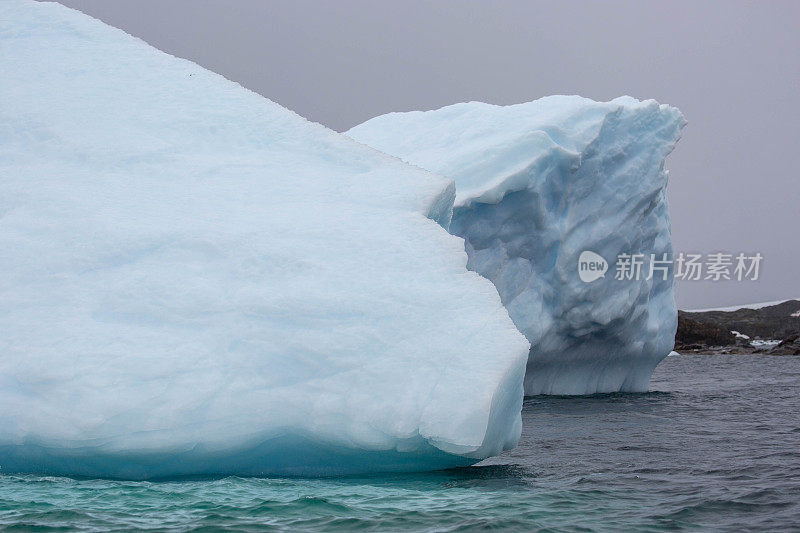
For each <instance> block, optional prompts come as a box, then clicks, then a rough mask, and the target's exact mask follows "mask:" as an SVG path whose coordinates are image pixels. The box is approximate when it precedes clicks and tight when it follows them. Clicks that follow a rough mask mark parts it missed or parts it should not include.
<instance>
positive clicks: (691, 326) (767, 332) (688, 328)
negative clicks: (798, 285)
mask: <svg viewBox="0 0 800 533" xmlns="http://www.w3.org/2000/svg"><path fill="white" fill-rule="evenodd" d="M674 349H675V351H676V352H678V353H695V354H711V355H714V354H765V355H800V300H787V301H785V302H782V303H779V304H776V305H768V306H764V307H760V308H758V309H748V308H741V309H737V310H710V311H700V312H693V311H678V331H677V333H676V334H675V348H674Z"/></svg>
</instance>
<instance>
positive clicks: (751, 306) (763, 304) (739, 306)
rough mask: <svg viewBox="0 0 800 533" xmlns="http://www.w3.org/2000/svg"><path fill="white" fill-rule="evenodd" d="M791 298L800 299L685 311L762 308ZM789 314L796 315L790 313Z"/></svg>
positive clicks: (688, 310) (701, 311)
mask: <svg viewBox="0 0 800 533" xmlns="http://www.w3.org/2000/svg"><path fill="white" fill-rule="evenodd" d="M792 300H800V298H787V299H785V300H775V301H773V302H758V303H754V304H743V305H732V306H729V307H709V308H707V309H687V310H686V312H687V313H705V312H707V311H724V312H730V311H738V310H739V309H763V308H764V307H771V306H773V305H778V304H782V303H783V302H790V301H792ZM791 316H797V315H796V314H795V315H791Z"/></svg>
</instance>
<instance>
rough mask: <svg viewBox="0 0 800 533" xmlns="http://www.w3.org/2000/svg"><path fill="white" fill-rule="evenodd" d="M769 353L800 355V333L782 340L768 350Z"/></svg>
mask: <svg viewBox="0 0 800 533" xmlns="http://www.w3.org/2000/svg"><path fill="white" fill-rule="evenodd" d="M767 354H769V355H800V335H792V336H791V337H789V338H787V339H785V340H784V341H781V343H780V344H778V345H777V346H775V347H773V348H772V349H771V350H769V351H768V352H767Z"/></svg>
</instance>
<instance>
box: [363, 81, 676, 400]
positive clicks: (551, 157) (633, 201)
mask: <svg viewBox="0 0 800 533" xmlns="http://www.w3.org/2000/svg"><path fill="white" fill-rule="evenodd" d="M684 124H685V121H684V119H683V116H682V115H681V114H680V112H679V111H678V110H677V109H675V108H672V107H669V106H666V105H659V104H658V103H657V102H655V101H652V100H648V101H643V102H640V101H638V100H635V99H633V98H630V97H622V98H617V99H615V100H613V101H611V102H605V103H600V102H594V101H592V100H588V99H586V98H581V97H578V96H552V97H548V98H543V99H540V100H536V101H534V102H529V103H525V104H519V105H512V106H496V105H490V104H484V103H479V102H471V103H463V104H456V105H452V106H448V107H445V108H442V109H438V110H435V111H428V112H420V111H415V112H408V113H390V114H387V115H383V116H380V117H376V118H374V119H371V120H369V121H367V122H365V123H363V124H361V125H359V126H356V127H355V128H353V129H352V130H350V131H349V132H348V135H349V136H351V137H352V138H354V139H355V140H358V141H360V142H363V143H365V144H367V145H369V146H372V147H374V148H377V149H378V150H381V151H383V152H386V153H388V154H392V155H395V156H397V157H399V158H401V159H403V160H405V161H407V162H410V163H412V164H414V165H417V166H419V167H422V168H424V169H427V170H430V171H433V172H436V173H438V174H441V175H443V176H447V177H450V178H453V179H454V180H455V182H456V205H455V210H454V213H453V220H452V224H451V226H450V231H451V232H452V233H453V234H455V235H459V236H462V237H464V239H465V240H466V249H467V252H468V255H469V265H468V266H469V268H471V269H473V270H475V271H476V272H478V273H480V274H481V275H483V276H485V277H487V278H488V279H490V280H492V281H493V282H494V284H495V285H496V287H497V289H498V291H499V293H500V296H501V298H502V301H503V303H504V305H505V306H506V307H507V308H508V311H509V313H510V315H511V317H512V319H513V320H514V322H515V324H516V325H517V327H518V328H519V330H520V331H521V332H522V333H524V334H525V336H526V337H527V338H528V340H530V342H531V350H530V356H529V360H528V367H527V374H526V378H525V392H526V394H529V395H534V394H591V393H596V392H612V391H644V390H646V389H647V387H648V385H649V381H650V375H651V374H652V372H653V369H654V368H655V367H656V365H657V364H658V362H659V361H660V360H661V359H663V358H664V357H665V356H666V355H667V354H669V353H670V351H671V350H672V346H673V342H674V338H675V329H676V327H677V310H676V307H675V300H674V295H673V287H674V282H673V275H672V269H671V266H669V265H668V261H669V259H671V254H672V245H671V239H670V225H669V215H668V211H667V199H666V193H665V188H666V184H667V173H666V171H665V170H664V159H665V157H666V156H667V155H668V154H669V153H670V152H671V151H672V149H673V148H674V146H675V143H676V142H677V141H678V139H679V137H680V131H681V128H682V127H683V125H684ZM639 254H641V257H644V258H646V261H645V263H644V265H643V266H642V267H641V269H642V270H641V273H640V274H639V275H636V274H637V273H635V272H631V271H630V269H626V271H625V272H624V274H625V275H624V276H620V277H623V278H628V277H630V278H632V279H615V278H616V277H617V276H616V272H615V267H616V265H617V264H618V259H619V258H622V262H623V263H624V262H625V259H624V258H625V256H626V255H629V256H639ZM665 254H666V260H667V262H663V261H664V259H665ZM651 258H655V259H656V260H657V261H659V262H658V263H652V264H654V265H656V264H657V265H658V266H659V268H658V269H657V270H655V271H654V275H653V276H650V272H649V265H650V264H651V263H650V259H651ZM581 260H582V261H584V263H585V264H584V266H585V267H586V269H587V271H586V272H585V273H583V274H581V273H580V272H579V268H578V267H579V262H580V261H581ZM665 265H666V266H665ZM603 268H605V269H606V270H603ZM590 269H591V270H590ZM582 278H583V279H582Z"/></svg>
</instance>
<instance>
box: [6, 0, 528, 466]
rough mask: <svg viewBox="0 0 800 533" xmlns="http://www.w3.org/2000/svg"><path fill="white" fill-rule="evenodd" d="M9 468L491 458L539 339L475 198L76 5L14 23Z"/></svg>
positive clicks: (11, 19) (22, 9)
mask: <svg viewBox="0 0 800 533" xmlns="http://www.w3.org/2000/svg"><path fill="white" fill-rule="evenodd" d="M0 20H2V21H3V22H2V24H3V30H2V32H0V39H1V40H2V42H1V43H0V64H1V65H2V76H3V79H4V82H3V83H2V84H0V176H2V178H0V272H2V273H3V275H2V277H0V471H2V472H45V473H52V474H73V475H90V476H111V477H124V478H152V477H161V476H175V475H185V474H241V475H248V474H300V475H317V474H335V473H349V472H367V471H386V470H424V469H433V468H443V467H449V466H457V465H465V464H470V463H474V462H476V461H478V460H480V459H482V458H485V457H487V456H489V455H493V454H497V453H499V452H501V451H502V450H504V449H507V448H509V447H513V446H514V445H515V444H516V442H517V439H518V438H519V434H520V429H521V420H520V407H521V402H522V386H523V375H524V366H525V361H526V359H527V352H528V348H529V343H528V342H527V341H526V340H525V338H524V337H523V336H522V335H521V334H520V333H519V332H518V331H517V329H516V328H515V326H514V324H513V322H512V321H511V319H510V318H509V315H508V312H507V311H506V309H505V308H504V307H503V306H502V304H501V301H500V298H499V296H498V293H497V290H496V289H495V287H494V286H493V285H492V284H491V282H490V281H488V280H486V279H485V278H483V277H481V276H479V275H478V274H476V273H475V272H472V271H469V270H467V268H466V263H467V255H466V253H465V251H464V244H463V240H462V239H460V238H458V237H455V236H452V235H450V234H449V233H448V232H447V231H445V229H443V227H442V226H443V225H444V226H446V225H447V224H448V223H449V221H450V217H451V214H452V206H453V198H454V188H453V184H452V182H451V181H450V180H448V179H445V178H442V177H439V176H435V175H433V174H430V173H428V172H425V171H423V170H421V169H417V168H413V167H411V166H410V165H406V164H404V163H401V162H400V161H398V160H396V159H395V158H392V157H389V156H386V155H384V154H381V153H379V152H377V151H375V150H372V149H370V148H367V147H365V146H362V145H360V144H358V143H355V142H353V141H351V140H350V139H347V138H346V137H344V136H342V135H339V134H336V133H334V132H332V131H330V130H327V129H325V128H323V127H322V126H319V125H316V124H312V123H309V122H308V121H306V120H304V119H302V118H301V117H299V116H297V115H295V114H293V113H292V112H290V111H288V110H286V109H284V108H282V107H280V106H279V105H277V104H275V103H273V102H271V101H269V100H266V99H264V98H262V97H260V96H258V95H256V94H254V93H252V92H249V91H247V90H245V89H243V88H242V87H240V86H238V85H236V84H234V83H232V82H229V81H227V80H225V79H224V78H222V77H220V76H218V75H216V74H213V73H211V72H208V71H206V70H204V69H202V68H200V67H198V66H197V65H195V64H192V63H190V62H188V61H184V60H180V59H177V58H174V57H171V56H168V55H167V54H164V53H161V52H159V51H157V50H155V49H153V48H151V47H150V46H148V45H147V44H145V43H144V42H142V41H139V40H137V39H134V38H132V37H130V36H128V35H126V34H125V33H123V32H122V31H120V30H117V29H114V28H111V27H108V26H106V25H104V24H102V23H100V22H99V21H96V20H94V19H91V18H89V17H87V16H84V15H82V14H81V13H79V12H77V11H72V10H69V9H67V8H65V7H63V6H60V5H58V4H44V3H38V2H17V1H14V2H3V3H2V5H1V6H0Z"/></svg>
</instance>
